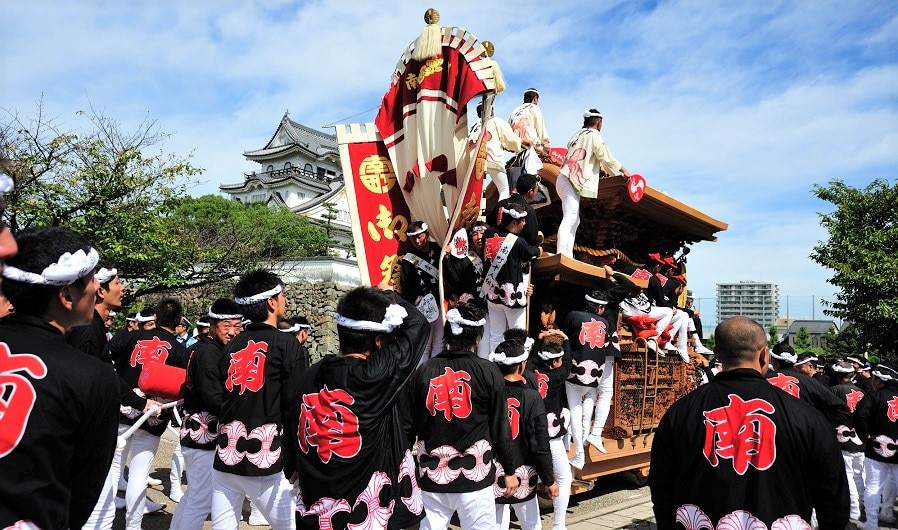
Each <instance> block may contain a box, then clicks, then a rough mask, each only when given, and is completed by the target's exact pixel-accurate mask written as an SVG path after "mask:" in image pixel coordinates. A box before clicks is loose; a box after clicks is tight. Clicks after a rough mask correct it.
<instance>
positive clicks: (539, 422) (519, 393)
mask: <svg viewBox="0 0 898 530" xmlns="http://www.w3.org/2000/svg"><path fill="white" fill-rule="evenodd" d="M505 402H506V406H507V407H508V422H509V426H510V427H511V440H512V443H513V445H514V450H515V456H516V459H517V463H518V467H517V468H516V469H515V470H514V475H515V476H517V477H518V482H519V485H518V489H517V491H516V492H515V494H514V496H512V497H506V496H505V491H506V490H505V475H506V474H509V475H510V474H512V473H510V472H508V470H505V469H503V468H502V467H501V465H496V482H495V484H493V494H494V495H495V496H496V504H517V503H520V502H524V501H529V500H530V499H532V498H533V497H534V496H535V495H536V485H537V477H538V478H539V481H540V482H542V483H543V484H546V485H550V484H552V483H554V482H555V473H554V471H553V470H552V454H551V453H550V452H549V432H548V429H547V427H546V409H545V406H544V405H543V400H542V398H540V395H539V393H538V392H537V391H536V390H533V389H532V388H530V385H528V384H527V382H526V381H524V380H521V381H505Z"/></svg>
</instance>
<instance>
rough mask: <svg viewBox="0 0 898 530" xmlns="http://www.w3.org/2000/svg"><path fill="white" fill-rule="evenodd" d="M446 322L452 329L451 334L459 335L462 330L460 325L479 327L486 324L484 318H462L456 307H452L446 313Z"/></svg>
mask: <svg viewBox="0 0 898 530" xmlns="http://www.w3.org/2000/svg"><path fill="white" fill-rule="evenodd" d="M446 322H448V323H449V328H450V329H451V330H452V334H453V335H461V332H462V331H464V330H463V329H462V326H463V325H464V326H471V327H480V326H483V325H484V324H486V319H485V318H481V319H480V320H465V319H464V318H462V316H461V313H459V312H458V309H455V308H454V307H453V308H452V309H450V310H449V312H448V313H446Z"/></svg>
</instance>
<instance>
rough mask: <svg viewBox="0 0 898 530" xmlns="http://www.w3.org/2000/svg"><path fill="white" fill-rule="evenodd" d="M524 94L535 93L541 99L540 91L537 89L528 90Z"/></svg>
mask: <svg viewBox="0 0 898 530" xmlns="http://www.w3.org/2000/svg"><path fill="white" fill-rule="evenodd" d="M524 92H533V93H534V94H536V96H537V97H539V90H537V89H535V88H528V89H527V90H525V91H524Z"/></svg>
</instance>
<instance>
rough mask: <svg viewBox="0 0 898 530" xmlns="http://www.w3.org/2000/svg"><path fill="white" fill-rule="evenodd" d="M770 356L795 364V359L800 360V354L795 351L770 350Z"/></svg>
mask: <svg viewBox="0 0 898 530" xmlns="http://www.w3.org/2000/svg"><path fill="white" fill-rule="evenodd" d="M770 356H771V357H773V358H774V359H777V360H780V361H785V362H787V363H789V364H795V361H797V360H798V355H796V354H794V353H789V352H783V353H773V352H770Z"/></svg>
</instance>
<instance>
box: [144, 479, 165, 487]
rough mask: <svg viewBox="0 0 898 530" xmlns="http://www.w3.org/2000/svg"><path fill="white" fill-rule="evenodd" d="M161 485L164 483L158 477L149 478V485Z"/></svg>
mask: <svg viewBox="0 0 898 530" xmlns="http://www.w3.org/2000/svg"><path fill="white" fill-rule="evenodd" d="M161 485H162V481H161V480H159V479H158V478H153V477H150V478H148V479H147V486H161Z"/></svg>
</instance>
